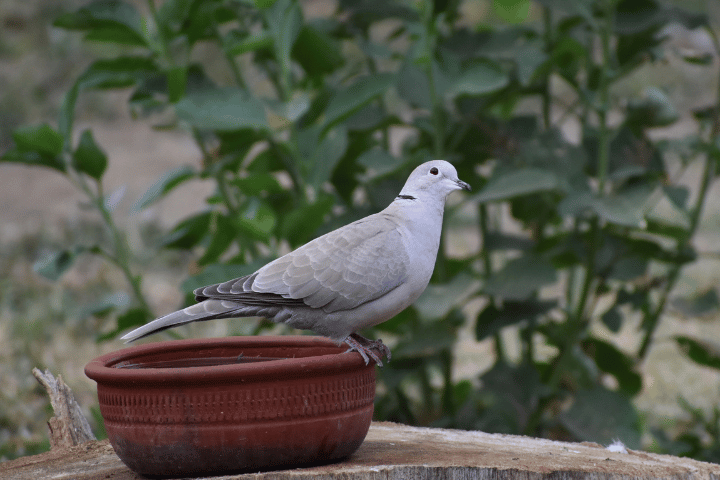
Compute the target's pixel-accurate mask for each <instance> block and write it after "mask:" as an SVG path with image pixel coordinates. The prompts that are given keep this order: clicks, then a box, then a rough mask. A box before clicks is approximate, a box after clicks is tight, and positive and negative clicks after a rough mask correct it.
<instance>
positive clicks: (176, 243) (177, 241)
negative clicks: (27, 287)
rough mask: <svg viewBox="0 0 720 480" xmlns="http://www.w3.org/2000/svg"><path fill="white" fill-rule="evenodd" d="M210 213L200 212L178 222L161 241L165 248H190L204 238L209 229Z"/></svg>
mask: <svg viewBox="0 0 720 480" xmlns="http://www.w3.org/2000/svg"><path fill="white" fill-rule="evenodd" d="M211 219H212V213H211V212H202V213H198V214H196V215H193V216H192V217H190V218H186V219H185V220H183V221H182V222H180V223H179V224H178V225H177V226H176V227H175V228H174V229H173V230H172V232H170V233H169V234H168V235H167V236H166V237H165V238H164V239H163V241H162V246H163V247H165V248H184V249H188V248H192V247H194V246H195V245H197V244H198V243H199V242H200V240H202V239H203V238H205V236H206V235H207V233H208V230H209V228H210V220H211Z"/></svg>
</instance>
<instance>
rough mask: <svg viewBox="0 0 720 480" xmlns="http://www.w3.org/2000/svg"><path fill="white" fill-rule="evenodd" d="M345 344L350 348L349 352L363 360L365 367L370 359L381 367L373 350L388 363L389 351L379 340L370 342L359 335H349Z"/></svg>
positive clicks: (378, 358)
mask: <svg viewBox="0 0 720 480" xmlns="http://www.w3.org/2000/svg"><path fill="white" fill-rule="evenodd" d="M345 343H347V344H348V345H349V346H350V349H349V350H348V351H349V352H350V351H355V352H358V353H359V354H360V355H362V357H363V360H365V365H367V364H368V362H369V361H370V358H372V359H373V361H374V362H375V363H376V364H377V365H378V366H379V367H382V366H383V363H382V361H381V360H380V357H379V356H378V355H377V353H375V352H374V351H373V350H378V351H379V352H380V353H381V354H382V355H384V356H385V357H386V358H387V359H388V362H389V361H390V357H391V354H390V349H389V348H388V347H387V345H385V344H384V343H383V342H382V340H380V339H379V338H378V339H377V340H370V339H369V338H365V337H363V336H362V335H360V334H357V333H351V334H350V335H349V336H348V337H347V338H346V339H345Z"/></svg>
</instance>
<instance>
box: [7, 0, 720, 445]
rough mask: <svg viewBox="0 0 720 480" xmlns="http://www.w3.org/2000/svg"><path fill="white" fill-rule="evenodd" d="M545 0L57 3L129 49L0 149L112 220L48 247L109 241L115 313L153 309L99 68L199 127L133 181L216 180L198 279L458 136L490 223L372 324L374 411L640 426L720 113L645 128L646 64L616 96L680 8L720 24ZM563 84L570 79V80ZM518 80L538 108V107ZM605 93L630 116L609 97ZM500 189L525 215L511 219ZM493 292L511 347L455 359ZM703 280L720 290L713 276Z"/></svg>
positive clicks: (290, 240)
mask: <svg viewBox="0 0 720 480" xmlns="http://www.w3.org/2000/svg"><path fill="white" fill-rule="evenodd" d="M530 5H531V2H530V0H494V11H495V14H496V15H497V16H499V17H500V18H502V19H504V20H506V21H507V22H510V23H504V24H501V25H497V26H490V25H473V26H470V27H468V26H463V25H464V22H462V21H460V20H462V14H461V11H460V2H453V1H449V2H441V1H437V2H430V1H424V2H423V1H421V2H401V1H390V0H383V1H377V0H362V1H349V0H340V1H339V3H338V5H337V10H336V11H334V12H332V15H328V16H325V17H318V18H309V16H307V15H306V14H305V13H304V12H303V9H302V8H301V5H300V4H299V3H297V2H293V1H291V0H277V1H273V0H256V2H255V3H254V4H253V3H252V2H249V1H242V0H166V1H164V2H162V4H161V5H160V6H159V7H156V5H155V2H153V1H152V0H150V1H148V6H149V10H150V13H149V15H147V16H142V15H141V14H140V13H139V12H138V11H137V10H136V9H135V8H134V7H133V6H131V5H130V4H128V3H124V2H120V1H112V2H110V1H94V2H92V3H90V4H89V5H88V6H86V7H83V8H81V9H79V10H78V11H75V12H72V13H66V14H64V15H62V16H61V17H60V18H58V19H57V21H56V22H55V26H57V27H61V28H65V29H71V30H77V31H80V32H82V33H83V34H84V35H85V38H86V39H87V40H89V41H96V42H109V43H114V44H118V45H121V46H123V47H124V50H122V51H123V53H122V54H119V55H116V56H113V57H110V58H104V59H100V60H96V61H95V62H94V63H92V65H90V67H89V68H88V69H87V70H86V71H85V73H84V74H83V75H82V76H81V77H80V78H79V79H78V80H77V82H76V83H75V85H74V86H73V87H72V89H71V90H70V91H69V92H67V95H66V98H65V102H64V104H63V106H62V109H61V112H60V115H59V118H58V122H57V126H56V127H52V126H50V125H47V124H45V125H40V126H31V127H23V128H21V129H18V130H17V131H15V132H14V136H13V138H14V140H15V148H14V149H12V150H10V151H8V152H6V153H5V154H4V155H3V157H2V161H5V162H19V163H26V164H31V165H37V166H43V167H46V168H52V169H55V170H57V171H59V172H61V173H63V174H64V175H65V176H66V177H67V178H68V179H69V180H70V181H72V182H73V183H74V184H75V185H76V186H77V188H78V189H79V190H81V191H83V192H84V193H85V194H86V195H87V197H88V198H89V199H90V201H91V203H92V204H93V205H94V207H95V208H96V210H97V211H98V213H99V214H100V216H101V217H102V219H103V221H104V222H105V224H106V226H107V228H108V231H109V232H110V234H111V235H110V238H111V239H112V241H111V242H110V243H109V244H107V245H104V244H103V245H90V246H87V245H83V246H72V247H70V248H68V249H67V250H64V251H62V252H58V253H56V254H55V255H53V256H52V257H51V258H48V259H46V260H45V261H44V262H43V263H42V264H41V265H39V266H38V271H39V272H40V273H41V274H43V275H45V276H47V277H49V278H54V279H57V278H59V276H60V275H61V274H62V272H63V271H64V270H65V269H66V268H67V267H68V266H69V265H70V264H71V263H72V261H73V259H74V258H75V257H76V256H77V255H80V254H84V253H91V254H98V255H102V256H104V257H106V258H107V259H108V260H109V261H110V262H112V263H114V264H116V265H117V266H118V268H120V269H121V271H122V272H123V273H124V275H125V277H126V279H127V281H128V284H129V286H130V289H131V290H132V292H133V294H134V299H135V300H134V301H135V304H134V305H133V306H132V307H131V308H126V309H125V310H122V308H119V307H118V306H116V305H106V306H103V307H102V308H99V310H102V312H103V313H107V312H108V311H115V313H116V316H117V329H116V330H115V331H114V332H112V333H111V334H110V335H108V336H105V338H108V337H110V336H113V337H114V336H115V335H117V334H118V333H120V332H121V331H124V330H126V329H128V328H130V327H132V326H135V325H138V324H140V323H143V322H145V321H147V320H149V319H151V318H153V317H154V315H153V314H152V312H151V311H150V308H149V307H148V302H147V301H146V300H145V297H144V293H143V287H142V276H141V274H140V273H139V272H140V270H141V269H140V268H139V266H137V265H135V264H133V261H132V259H133V256H132V249H131V246H130V245H129V244H128V240H127V238H126V237H125V235H124V233H123V232H122V231H121V229H119V228H118V226H117V225H116V223H115V221H114V219H113V215H112V201H111V200H110V199H109V198H108V197H107V196H106V194H105V192H104V190H103V174H104V172H105V170H106V167H107V162H108V159H107V158H106V155H105V154H104V152H103V150H102V148H101V146H99V145H98V144H97V143H96V142H95V140H94V137H93V134H92V132H91V131H85V132H83V133H82V135H81V136H80V140H79V141H78V142H77V143H73V141H72V138H73V135H72V132H73V130H74V121H73V120H74V110H75V103H76V101H77V99H78V97H79V96H80V95H81V94H82V93H83V92H86V91H88V90H103V89H118V88H123V89H131V90H132V95H131V97H130V100H129V108H130V110H131V112H132V113H133V115H135V116H136V117H137V118H149V117H150V115H155V114H157V113H159V112H162V113H165V114H166V115H164V116H163V118H172V119H173V120H172V122H170V123H169V124H164V125H156V127H162V128H180V129H184V130H186V131H187V132H188V133H189V134H190V135H192V136H193V138H194V139H195V141H196V142H197V145H198V147H199V148H200V150H201V151H202V156H203V158H202V162H201V164H200V165H198V166H194V167H191V166H182V167H178V169H176V170H173V171H171V172H168V173H167V174H166V175H165V176H164V177H163V178H162V179H160V180H159V182H158V183H157V185H156V186H155V187H154V188H153V189H152V190H151V191H149V192H148V193H147V194H146V195H145V197H143V198H141V199H140V200H139V201H138V206H139V208H145V207H147V206H149V205H151V204H152V203H153V202H155V201H157V200H158V199H160V198H162V197H163V196H164V195H166V194H167V193H168V192H170V191H172V190H173V189H176V188H182V185H183V184H184V183H185V182H187V181H189V180H192V179H196V178H202V179H211V180H213V181H214V182H215V185H216V190H215V194H214V195H212V196H211V197H209V198H208V199H207V203H208V209H207V210H205V211H203V212H200V213H197V214H195V215H193V216H191V217H189V218H186V219H184V220H183V221H181V222H180V223H179V224H178V225H176V226H175V227H174V228H173V229H172V230H171V231H170V232H168V233H167V235H166V236H164V238H163V242H162V248H164V249H183V250H194V251H197V252H200V257H199V261H198V262H199V264H200V265H201V266H202V267H203V271H202V272H201V273H200V274H199V275H197V276H195V277H191V278H189V279H188V280H187V281H186V282H185V284H184V286H185V288H186V290H187V291H188V292H190V291H191V290H192V288H193V287H195V286H198V285H199V284H206V283H209V282H213V281H220V280H225V279H227V278H230V277H232V276H239V275H242V274H246V273H250V272H251V271H253V270H254V269H255V268H257V266H258V265H260V264H262V263H263V262H265V261H267V260H268V259H270V258H272V257H273V256H275V255H276V254H277V253H278V252H279V251H280V249H281V248H284V245H288V246H290V247H296V246H298V245H301V244H303V243H305V242H307V241H308V240H310V239H311V238H313V237H315V236H316V235H318V234H320V233H323V232H325V231H328V230H330V229H332V228H336V227H337V226H339V225H342V224H345V223H348V222H350V221H352V220H354V219H357V218H360V217H362V216H365V215H367V214H369V213H371V212H373V211H377V210H379V209H380V208H383V207H384V206H385V205H387V203H388V202H389V201H390V200H391V199H392V198H393V197H394V196H395V195H396V193H397V191H399V188H400V186H401V185H402V182H403V181H404V179H405V178H406V176H407V174H408V173H409V171H410V170H411V169H412V167H413V166H415V165H417V164H418V163H420V162H422V161H425V160H429V159H432V158H444V159H447V160H449V161H451V162H453V163H454V164H455V165H456V167H457V169H458V172H459V176H460V178H462V179H464V180H465V181H468V182H469V183H470V184H471V185H473V187H474V188H475V189H476V190H475V191H476V192H477V193H475V194H473V195H472V196H466V197H464V199H463V200H462V202H461V203H460V204H457V205H453V206H452V207H451V208H450V209H449V212H448V223H449V224H450V227H451V230H452V231H453V232H455V233H456V234H464V233H458V232H467V231H469V230H472V231H473V235H478V236H479V237H480V243H481V246H482V248H481V250H480V251H478V252H470V253H467V254H465V255H464V256H462V257H457V256H450V255H448V253H447V248H446V245H445V244H446V242H445V241H444V242H443V245H442V246H441V251H440V254H439V257H438V260H437V266H436V270H435V274H434V277H433V279H432V282H431V285H430V286H429V287H428V291H427V292H426V294H425V296H424V297H423V298H422V299H421V300H419V301H418V302H417V304H416V305H415V306H414V307H413V308H410V309H408V310H406V311H405V312H403V313H402V314H400V315H398V317H396V318H395V319H393V320H391V321H388V322H386V323H384V324H381V325H379V326H378V327H376V331H375V332H371V333H373V334H374V335H381V334H382V335H390V336H391V337H392V339H394V340H396V346H395V348H394V353H395V355H394V356H393V361H392V362H391V363H390V364H389V365H388V366H387V367H386V368H384V369H382V370H381V379H382V385H381V389H380V390H381V394H380V396H379V397H378V400H377V408H376V415H377V417H378V418H380V419H390V420H396V421H401V422H407V423H412V424H424V425H437V426H446V427H455V428H466V429H482V430H486V431H493V432H507V433H522V434H528V435H534V436H544V437H551V438H560V439H579V440H586V439H587V440H594V441H600V442H606V443H608V442H609V441H610V440H611V438H612V437H620V438H622V439H623V441H624V442H625V443H626V444H627V445H628V446H630V447H638V446H639V444H640V436H641V433H642V425H641V421H640V418H639V416H638V414H637V412H636V410H635V408H634V407H633V404H632V403H631V400H632V398H633V397H634V396H636V395H638V393H639V392H640V390H641V388H642V377H641V376H640V367H641V366H642V362H643V361H644V360H645V358H646V357H647V353H648V350H649V348H650V347H651V345H652V344H653V341H654V333H655V332H656V329H657V327H658V323H659V321H660V318H661V314H662V313H663V312H664V311H665V308H666V303H667V300H668V297H669V294H670V292H671V291H672V289H673V287H674V285H675V284H676V282H677V280H678V277H679V275H680V273H681V271H682V269H683V267H685V266H686V265H688V264H690V263H692V262H694V261H696V260H697V253H696V252H695V250H694V247H693V245H692V243H691V239H692V238H693V235H694V234H695V232H696V230H697V227H698V222H699V218H700V214H701V212H702V208H703V205H704V203H705V200H706V197H707V192H708V188H709V186H710V184H711V181H712V179H713V176H714V174H715V171H716V169H717V166H718V158H720V150H719V149H718V144H717V142H716V138H717V134H718V133H720V123H719V120H718V114H717V109H718V106H716V105H711V106H708V107H707V108H706V109H702V110H699V111H697V112H695V114H696V118H697V119H698V121H699V125H700V128H699V130H698V131H697V132H696V133H694V134H693V135H691V136H690V137H689V138H688V139H686V140H684V141H676V142H670V141H655V140H652V139H651V138H650V136H649V135H648V131H649V130H650V129H652V128H655V127H662V126H667V125H671V124H672V123H673V122H675V121H676V119H677V118H678V114H677V113H676V111H675V109H674V108H673V106H672V105H671V103H670V101H669V100H668V98H667V96H666V95H665V94H664V93H663V92H662V91H661V90H660V89H659V88H657V87H656V86H653V85H648V86H647V89H646V90H645V92H644V95H643V96H642V97H641V98H628V99H624V100H626V101H619V100H614V99H613V97H612V96H611V89H612V88H613V86H614V85H615V84H617V83H618V82H619V81H621V80H623V79H624V78H627V77H628V76H629V75H631V74H632V73H633V72H636V71H637V70H638V69H639V68H641V67H642V66H643V65H646V64H649V63H652V62H655V61H657V60H659V59H661V58H662V56H663V55H664V51H663V48H662V42H663V38H662V35H661V34H660V33H661V31H662V29H663V28H664V27H665V26H666V25H667V24H668V23H669V22H670V21H677V22H680V23H682V24H684V25H685V26H686V27H688V28H691V29H694V28H705V29H706V30H707V31H708V32H709V34H710V35H711V37H712V39H713V41H714V42H715V45H716V47H717V46H718V45H717V39H716V37H715V34H714V31H713V30H712V29H711V28H709V25H708V23H707V19H706V18H705V16H703V15H698V14H692V13H689V12H686V11H684V10H681V9H679V8H676V7H667V6H665V5H663V4H661V3H659V2H658V1H656V0H642V1H637V0H583V1H577V2H567V1H561V0H538V2H537V7H538V9H537V10H538V11H539V12H540V16H541V18H538V19H537V21H534V22H529V21H524V20H525V17H526V16H527V15H528V12H529V11H531V10H530ZM532 11H535V9H533V10H532ZM199 44H204V45H208V44H211V45H214V47H215V48H216V49H217V51H218V52H220V53H221V54H222V56H223V58H225V60H226V62H227V66H228V68H229V71H230V72H231V75H232V78H233V84H231V85H219V84H218V83H217V82H215V81H213V80H212V79H211V77H210V76H209V75H208V72H207V66H206V65H204V64H203V63H202V62H195V61H191V58H193V57H192V55H191V53H192V52H193V51H194V50H195V49H196V48H197V47H198V45H199ZM717 50H718V51H720V49H717ZM686 59H687V61H689V62H693V63H707V60H708V59H707V58H705V57H687V58H686ZM558 84H559V85H562V87H563V88H564V89H566V90H568V91H569V92H570V93H569V94H568V95H566V97H568V98H572V101H571V102H570V103H569V104H564V103H562V102H560V101H559V99H558V98H556V90H557V87H556V85H558ZM521 102H526V104H527V103H528V102H529V103H530V104H532V105H534V106H535V107H536V108H535V110H536V111H535V112H533V113H520V110H519V109H518V106H519V105H520V104H521ZM611 111H612V112H615V113H617V114H619V116H620V117H621V121H620V122H619V123H617V124H615V123H611V122H610V121H609V119H608V116H609V114H610V113H611ZM154 118H157V117H154ZM567 118H572V119H575V120H576V121H577V123H578V124H579V125H580V127H581V141H580V143H579V144H578V143H577V142H575V143H572V142H569V141H568V140H567V139H566V138H565V137H564V136H563V134H562V133H561V132H560V130H559V125H560V124H561V123H562V122H563V121H564V120H565V119H567ZM399 131H405V132H410V134H409V135H398V133H397V132H399ZM696 162H699V163H701V164H702V170H703V172H702V176H701V181H700V184H699V186H698V194H697V195H696V196H694V197H693V200H692V202H691V201H690V195H689V192H688V189H687V188H685V187H682V186H680V185H678V184H676V183H675V182H674V180H673V179H676V178H678V175H676V174H675V173H674V171H675V170H676V169H680V170H684V169H686V168H688V167H689V166H690V165H691V164H694V163H696ZM661 202H663V203H664V204H665V205H666V209H667V208H669V209H670V210H671V212H672V214H673V215H672V216H668V215H665V214H663V212H662V210H660V209H659V207H658V205H659V204H660V203H661ZM504 205H506V206H507V207H508V210H504V209H503V206H504ZM504 211H507V212H509V215H510V216H511V217H512V220H513V221H514V222H515V224H517V225H519V226H520V227H521V229H520V230H521V232H522V233H521V234H517V233H510V231H509V230H507V229H505V228H503V227H502V225H505V224H507V222H506V221H502V220H507V218H506V215H505V214H503V212H504ZM478 297H479V298H482V299H484V302H483V307H482V310H481V311H480V313H479V314H478V315H477V317H476V318H472V319H470V320H471V321H472V322H474V332H475V338H476V340H477V341H485V340H488V339H489V340H490V341H491V342H492V344H493V345H494V361H493V366H492V368H490V369H489V370H488V371H485V372H483V373H482V374H478V378H477V382H471V381H467V380H462V381H456V380H455V379H454V378H453V365H454V355H453V353H454V351H455V348H456V346H457V344H458V337H459V334H460V332H461V330H462V328H463V326H464V325H465V324H466V322H467V321H468V319H467V318H466V316H465V315H464V314H463V312H462V310H461V309H462V307H463V306H464V305H465V304H466V303H467V302H468V301H469V300H471V299H474V298H478ZM602 300H606V301H602ZM607 300H610V301H609V302H608V301H607ZM706 300H708V299H706ZM709 302H710V304H711V308H715V307H716V304H717V297H713V298H710V299H709ZM681 303H682V302H681ZM696 303H697V302H694V301H693V300H692V299H689V300H686V304H688V305H691V306H692V305H695V304H696ZM608 304H609V305H610V306H609V307H600V306H601V305H608ZM601 308H602V309H601ZM630 314H636V315H639V316H640V318H641V322H640V326H639V334H640V337H641V340H640V344H639V345H638V348H637V349H636V350H634V351H624V350H622V349H620V348H619V347H618V346H616V345H615V344H614V343H613V342H612V341H610V340H609V339H608V338H604V337H603V335H602V334H599V333H598V332H599V331H601V330H602V329H601V328H599V327H598V325H603V326H604V328H605V329H606V331H609V332H614V333H617V332H618V331H619V330H620V329H621V328H622V327H623V326H624V325H625V324H626V322H627V320H626V319H627V318H628V316H629V315H630ZM507 329H513V331H516V332H517V338H518V339H519V340H518V343H519V352H520V355H519V360H517V361H514V360H511V358H510V356H509V354H508V353H507V352H508V348H509V345H508V340H507V338H506V337H504V336H503V335H501V333H502V332H503V331H506V330H507ZM676 341H677V343H678V345H680V346H682V347H685V348H687V352H688V355H689V358H691V359H692V360H694V361H695V362H697V363H699V364H701V365H705V366H708V367H711V368H715V369H717V368H720V365H718V360H717V359H718V355H717V353H716V352H717V351H718V349H717V346H715V345H712V344H710V343H709V342H707V341H700V340H698V339H694V338H690V337H678V338H677V339H676ZM538 347H543V353H542V354H541V353H540V352H539V351H538ZM547 352H551V353H547ZM658 438H659V437H658ZM666 440H667V438H666ZM668 441H671V440H668ZM696 446H697V445H696ZM701 447H702V446H700V447H698V448H695V449H694V450H692V452H690V453H692V454H694V455H699V453H698V451H699V450H698V449H700V450H702V448H701Z"/></svg>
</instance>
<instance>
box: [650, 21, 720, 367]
mask: <svg viewBox="0 0 720 480" xmlns="http://www.w3.org/2000/svg"><path fill="white" fill-rule="evenodd" d="M706 30H707V31H708V33H709V35H710V38H711V39H712V41H713V45H714V47H715V54H716V55H717V54H720V41H718V37H717V35H716V34H715V31H714V30H713V29H712V28H710V27H708V28H707V29H706ZM718 135H720V76H719V77H718V83H717V85H716V100H715V114H714V118H713V125H712V128H711V130H710V139H709V144H710V145H711V146H712V145H714V144H715V139H716V138H717V136H718ZM715 161H716V160H715V159H714V158H712V157H711V156H710V155H709V154H706V156H705V167H704V169H703V175H702V179H701V181H700V182H701V183H700V191H699V192H698V197H697V200H696V202H695V206H694V207H693V208H692V210H690V226H689V228H688V230H687V234H686V235H685V237H684V238H683V239H681V240H680V241H678V245H677V250H678V252H682V250H684V249H686V248H687V247H688V245H689V243H690V241H691V240H692V237H693V236H694V235H695V232H696V231H697V229H698V226H699V225H700V217H701V216H702V211H703V207H704V206H705V200H706V197H707V193H708V190H709V189H710V185H711V184H712V181H713V178H714V176H715ZM682 267H683V264H681V263H676V264H674V265H673V266H672V269H671V270H670V273H669V274H668V278H667V282H665V286H664V288H663V290H662V292H661V294H660V300H659V301H658V304H657V306H656V307H655V309H654V310H653V311H652V312H648V313H646V314H645V316H644V318H643V321H642V325H644V326H645V327H646V330H645V335H644V337H643V340H642V342H641V344H640V350H639V351H638V358H639V359H640V361H642V360H644V359H645V358H646V357H647V354H648V351H649V349H650V344H651V343H652V339H653V336H654V334H655V330H656V329H657V327H658V325H659V323H660V315H662V312H663V311H664V310H665V304H666V303H667V299H668V297H669V295H670V292H671V291H672V289H673V288H674V287H675V283H676V282H677V280H678V278H679V277H680V271H681V269H682Z"/></svg>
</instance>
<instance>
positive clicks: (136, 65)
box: [77, 56, 160, 91]
mask: <svg viewBox="0 0 720 480" xmlns="http://www.w3.org/2000/svg"><path fill="white" fill-rule="evenodd" d="M159 75H160V71H159V69H158V67H157V65H155V62H154V61H153V60H152V59H151V58H147V57H140V56H120V57H115V58H109V59H100V60H96V61H95V62H93V63H92V64H90V66H89V67H88V68H87V69H86V70H85V72H83V74H82V75H81V76H80V78H79V79H78V81H77V87H78V90H79V91H83V90H90V89H93V88H101V89H112V88H125V87H131V86H135V85H138V84H140V83H141V82H143V81H145V80H147V79H149V78H153V77H157V76H159Z"/></svg>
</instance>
